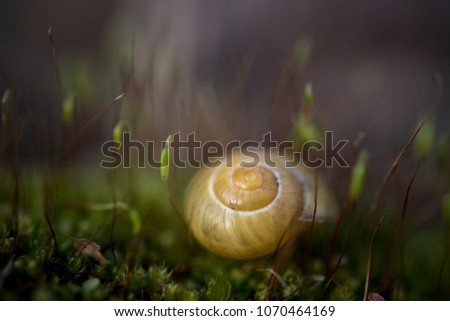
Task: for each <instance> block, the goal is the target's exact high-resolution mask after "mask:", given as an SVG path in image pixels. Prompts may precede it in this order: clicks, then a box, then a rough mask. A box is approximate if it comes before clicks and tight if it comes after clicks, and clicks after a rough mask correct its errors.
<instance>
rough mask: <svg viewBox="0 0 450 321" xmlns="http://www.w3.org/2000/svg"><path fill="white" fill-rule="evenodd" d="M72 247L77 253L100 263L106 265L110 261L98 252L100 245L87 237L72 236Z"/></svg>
mask: <svg viewBox="0 0 450 321" xmlns="http://www.w3.org/2000/svg"><path fill="white" fill-rule="evenodd" d="M71 239H72V241H73V247H74V248H75V251H77V253H78V255H81V256H85V257H91V258H93V259H94V260H96V261H97V262H98V263H99V264H101V265H107V264H110V263H111V262H110V261H109V260H108V259H106V258H105V257H104V256H103V255H102V253H101V252H100V245H98V244H97V243H95V242H94V241H91V240H88V239H77V238H74V237H72V238H71Z"/></svg>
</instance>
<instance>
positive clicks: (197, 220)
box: [185, 154, 334, 259]
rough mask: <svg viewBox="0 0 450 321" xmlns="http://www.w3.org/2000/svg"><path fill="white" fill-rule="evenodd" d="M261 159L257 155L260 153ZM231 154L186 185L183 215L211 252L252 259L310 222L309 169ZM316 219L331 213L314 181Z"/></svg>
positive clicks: (324, 193) (311, 187) (324, 194)
mask: <svg viewBox="0 0 450 321" xmlns="http://www.w3.org/2000/svg"><path fill="white" fill-rule="evenodd" d="M260 159H261V160H262V159H263V157H262V154H260ZM271 159H272V160H275V162H276V164H277V167H269V166H268V165H267V163H266V162H264V161H260V162H259V163H258V164H253V165H254V166H251V167H243V166H241V165H242V163H241V162H242V161H249V158H245V157H244V156H242V155H238V154H233V162H232V164H231V165H232V166H231V167H226V162H225V160H223V162H222V165H221V166H220V167H216V168H204V169H201V170H200V171H199V172H198V173H197V174H196V175H195V177H194V178H193V180H192V182H191V184H190V186H189V187H188V190H187V194H186V199H185V219H186V221H187V222H188V226H189V227H190V230H191V232H192V233H193V234H194V236H195V237H196V239H197V240H198V241H199V242H200V243H201V244H202V245H203V246H204V247H205V248H207V249H208V250H210V251H211V252H213V253H215V254H218V255H221V256H225V257H228V258H234V259H254V258H258V257H261V256H264V255H268V254H271V253H273V252H274V251H275V250H276V249H277V248H279V247H280V246H281V245H283V244H284V243H285V242H286V241H287V240H289V238H290V237H292V236H293V234H294V233H295V232H296V231H298V229H302V228H305V227H306V226H308V224H309V223H310V222H311V221H312V220H313V216H314V207H315V204H314V197H315V188H314V187H315V178H314V172H313V171H312V170H309V169H307V168H304V167H296V168H291V169H287V168H284V167H282V166H281V165H284V161H283V160H282V159H280V158H277V157H271ZM318 189H319V192H318V194H317V200H318V201H317V209H316V214H315V220H316V221H325V220H328V219H329V218H330V217H331V215H330V214H331V213H330V212H331V211H330V209H331V208H332V207H333V205H332V204H333V202H334V201H333V199H332V197H331V196H330V195H331V194H330V193H329V192H328V191H325V189H324V188H323V184H322V182H320V184H318Z"/></svg>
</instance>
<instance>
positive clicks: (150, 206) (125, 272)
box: [0, 167, 448, 300]
mask: <svg viewBox="0 0 450 321" xmlns="http://www.w3.org/2000/svg"><path fill="white" fill-rule="evenodd" d="M1 174H2V175H1V176H2V178H3V179H2V181H1V183H0V190H1V194H0V195H1V199H0V224H1V225H0V231H1V237H0V245H1V246H0V269H1V273H0V276H1V282H2V287H1V288H0V298H1V299H3V300H17V299H19V300H110V299H113V300H115V299H125V300H265V299H277V300H315V299H320V300H323V299H325V300H354V299H356V300H359V299H362V297H363V293H364V281H365V276H366V267H367V257H368V252H369V250H368V249H369V241H370V234H371V233H372V230H373V228H369V230H368V233H366V234H365V235H364V234H361V233H356V232H355V233H352V235H353V236H351V237H350V238H349V240H348V245H347V246H346V251H345V256H344V258H343V260H342V263H341V266H340V267H339V269H338V272H337V274H336V275H335V277H334V279H333V282H331V283H330V285H329V286H328V287H327V288H326V289H325V284H326V282H327V280H328V277H329V274H327V271H326V267H325V259H324V253H325V252H326V251H327V250H329V246H330V239H331V236H332V230H333V228H334V226H332V227H328V228H323V227H319V226H317V225H316V227H315V228H314V231H313V233H308V234H307V235H304V236H303V237H302V240H301V241H300V243H301V244H298V245H296V246H295V247H294V249H293V251H292V254H291V255H289V256H287V258H279V257H278V258H276V256H275V258H265V259H260V260H255V261H235V260H229V259H224V258H221V257H217V256H215V255H213V254H211V253H208V252H207V251H206V250H204V249H202V248H201V247H200V246H198V245H197V243H196V242H195V241H194V240H193V239H192V238H191V236H190V235H189V233H188V230H187V227H186V226H185V224H184V222H183V221H182V219H181V218H180V217H178V216H177V214H176V211H174V209H173V208H172V207H171V206H170V205H169V201H168V197H169V195H168V192H167V188H166V185H165V184H164V183H163V182H161V180H160V178H159V175H158V172H157V171H152V170H149V169H128V170H119V171H113V172H111V171H110V170H96V171H92V170H91V171H88V170H86V169H83V167H70V168H66V169H64V168H61V169H59V170H53V171H48V172H47V173H46V174H45V175H44V174H43V172H42V171H38V170H37V169H26V170H22V171H21V172H20V175H19V176H18V177H19V178H18V181H17V182H14V181H13V178H12V176H11V175H9V174H8V172H7V170H6V169H5V168H3V169H2V173H1ZM130 182H132V185H131V184H130ZM16 184H17V185H16ZM13 186H18V191H19V197H18V200H17V204H14V203H12V200H13V199H14V197H13V196H14V188H13ZM112 195H114V197H113V196H112ZM114 199H115V200H116V201H117V202H119V201H120V202H123V203H125V204H126V206H124V205H121V207H119V206H117V207H116V210H114V209H113V208H114V206H112V207H111V204H114V203H113V200H114ZM105 204H106V206H105ZM101 205H102V206H101ZM108 206H109V207H108ZM14 208H16V210H17V218H18V221H17V226H16V227H17V229H15V226H14V225H15V223H14V220H12V217H13V216H12V211H13V210H14ZM131 212H134V214H133V215H135V216H136V215H138V216H137V217H134V218H133V219H130V213H131ZM46 213H47V216H48V219H49V221H50V224H51V226H52V228H53V229H54V232H55V236H56V240H57V247H56V246H55V242H54V240H53V238H52V234H51V231H50V228H49V224H48V223H47V222H46V218H45V216H46ZM393 223H395V221H394V220H392V219H388V220H387V222H386V223H385V224H384V228H383V229H381V231H380V233H379V235H378V236H377V241H376V242H375V246H374V250H373V256H374V269H373V271H374V272H372V278H371V291H373V292H381V293H382V294H383V295H385V296H390V297H387V298H389V299H435V298H438V299H439V298H441V299H445V298H447V299H448V297H447V296H446V295H445V294H443V293H444V292H445V291H446V288H445V287H447V289H448V280H446V279H444V280H442V281H441V285H440V288H441V289H440V290H437V287H438V286H439V285H438V283H437V282H438V277H437V273H438V271H439V269H440V266H441V264H442V259H443V252H442V251H443V250H444V247H443V244H444V243H445V239H444V238H445V233H444V232H445V230H444V229H440V228H439V222H437V221H436V222H433V221H431V222H429V223H428V224H426V225H425V226H423V227H422V228H421V229H420V230H419V231H416V232H415V233H412V234H410V236H409V237H408V239H407V242H405V247H404V250H403V252H402V253H403V260H404V264H403V272H402V276H400V275H399V273H400V270H399V268H400V259H399V257H396V255H397V254H396V253H399V252H398V251H397V249H395V248H393V245H392V244H393V243H392V237H393V235H395V233H394V229H393V228H389V226H391V225H393ZM344 224H347V223H345V222H344ZM345 229H346V227H345ZM345 229H344V230H345ZM342 234H344V233H342ZM71 237H76V238H87V239H92V240H94V241H95V242H96V243H98V244H100V245H101V246H102V253H103V255H104V256H105V257H107V258H108V259H109V260H110V261H111V264H109V265H99V264H98V263H97V262H96V261H95V260H93V259H92V258H89V257H80V256H79V255H78V253H77V252H76V250H75V249H74V247H73V241H72V239H71ZM342 242H343V237H340V238H339V239H338V242H337V249H336V253H337V255H336V257H335V259H336V258H337V257H338V254H339V251H340V248H341V244H342ZM390 252H391V253H392V254H391V253H390ZM281 261H286V263H285V264H282V268H281V269H278V272H279V274H280V275H279V276H278V277H279V279H278V283H277V286H276V287H275V289H274V291H272V290H271V288H270V287H269V282H270V278H271V276H272V273H271V271H272V270H273V269H274V264H275V265H277V263H278V262H281ZM447 270H448V265H447ZM444 272H445V273H447V274H445V273H444V277H448V271H444ZM437 291H438V292H437ZM439 291H440V292H439ZM269 292H270V293H269Z"/></svg>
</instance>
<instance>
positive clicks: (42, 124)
mask: <svg viewBox="0 0 450 321" xmlns="http://www.w3.org/2000/svg"><path fill="white" fill-rule="evenodd" d="M50 27H51V35H52V39H53V41H54V44H55V48H56V55H57V57H56V58H57V59H56V63H55V60H54V56H53V52H52V44H51V42H50V39H49V36H48V30H49V28H50ZM58 77H59V80H58ZM439 79H440V80H439ZM307 82H311V83H312V85H313V93H314V98H313V99H314V103H313V110H312V116H313V120H314V123H315V124H316V125H317V127H318V128H319V129H321V130H322V131H325V130H332V131H334V133H335V139H336V140H337V139H348V140H350V141H351V142H350V144H349V145H348V146H347V147H346V148H345V151H344V153H345V155H346V160H347V161H348V162H349V163H350V165H353V164H354V162H355V157H356V154H357V153H356V149H355V148H354V147H352V146H353V145H352V144H353V143H355V141H356V140H357V138H358V137H361V136H360V135H361V133H364V140H363V142H362V145H361V146H362V148H364V149H367V150H368V152H369V155H370V157H369V171H368V177H367V184H366V187H365V189H364V193H363V196H362V200H363V201H362V204H364V206H362V208H363V210H362V212H365V211H366V209H367V208H368V207H367V204H368V203H369V202H370V200H372V199H373V197H374V195H375V194H376V192H377V191H378V190H379V188H380V185H381V182H382V180H383V176H384V174H385V173H386V172H387V170H388V168H389V166H390V165H391V164H392V162H393V160H394V158H395V157H396V155H397V154H398V153H399V152H400V150H401V149H402V147H403V146H404V144H405V143H406V141H407V140H408V139H409V137H410V136H411V134H412V133H413V131H414V129H415V128H416V126H417V124H418V123H419V122H420V120H421V119H422V117H423V116H424V114H425V111H426V110H427V108H428V106H429V105H430V104H431V103H432V101H433V99H434V97H435V96H436V94H437V92H438V91H439V86H440V83H442V86H443V88H442V89H443V95H442V96H441V97H440V99H439V105H438V107H437V109H436V110H435V112H434V113H433V114H432V116H431V118H430V122H429V124H431V126H430V127H429V131H431V132H432V134H431V136H432V140H431V142H430V143H429V148H430V150H431V152H430V153H429V154H428V157H427V158H426V159H425V160H424V159H423V158H422V159H421V160H419V159H420V157H418V156H417V155H414V154H413V153H408V154H407V155H406V158H405V159H404V161H403V162H402V165H401V166H400V167H399V169H398V171H397V172H396V175H395V176H394V179H393V182H394V183H393V184H392V186H391V191H390V193H391V194H390V197H391V198H393V199H394V203H395V204H396V205H395V206H396V207H395V208H396V209H397V210H400V209H401V202H402V201H403V197H404V194H405V190H406V187H407V185H408V183H409V182H410V180H411V176H412V175H413V172H414V170H415V168H416V166H417V164H418V162H421V167H420V170H419V171H418V174H417V179H416V183H415V184H414V188H413V189H412V190H411V197H410V203H409V205H408V206H409V207H410V208H413V209H414V210H413V211H412V213H411V217H412V222H413V226H414V227H418V226H420V225H421V224H424V222H429V221H430V220H432V219H433V218H434V219H436V217H437V216H439V215H440V208H441V199H442V197H443V195H445V194H446V193H448V192H449V186H448V185H449V184H448V182H449V173H450V168H449V164H450V162H449V157H448V151H449V150H450V143H449V129H448V124H449V121H450V110H449V107H448V105H449V99H450V95H449V93H450V88H449V86H450V85H449V84H450V2H448V1H445V0H437V1H433V2H430V1H423V0H400V1H395V2H393V1H388V0H377V1H364V2H361V1H356V0H344V1H339V2H333V1H322V0H319V1H317V0H306V1H294V0H284V1H269V0H242V1H226V0H217V1H207V0H191V1H181V0H179V1H176V0H174V1H163V0H159V1H143V0H141V1H139V0H127V1H125V0H122V1H121V0H116V1H107V0H97V1H88V0H78V1H56V0H54V1H50V0H45V1H23V0H15V1H7V0H0V94H2V93H4V92H5V90H7V88H10V89H13V91H14V99H15V106H16V107H17V108H16V109H15V110H14V111H12V114H13V115H14V117H13V118H14V119H16V120H20V121H18V122H17V123H16V124H20V125H19V126H16V127H14V130H13V137H15V138H14V142H15V143H14V144H12V145H14V146H15V148H13V149H11V150H10V149H8V148H7V147H5V146H7V142H6V140H3V142H4V145H3V146H2V148H3V150H2V151H3V156H4V157H5V158H9V157H10V158H11V159H12V158H15V159H16V160H18V162H19V163H21V164H27V165H31V166H34V165H36V164H43V165H45V166H49V167H52V166H53V164H56V163H57V162H58V159H59V158H60V157H61V152H62V150H63V149H64V146H65V143H66V142H67V141H68V140H70V138H71V137H72V136H73V135H74V133H76V131H77V129H79V128H81V127H82V126H83V125H85V124H86V123H87V122H89V120H91V119H92V117H93V115H95V113H96V112H97V111H98V110H100V109H101V108H102V106H105V105H108V102H109V101H111V99H113V98H114V97H116V96H118V95H119V94H120V93H122V92H125V96H124V98H123V99H121V100H120V101H118V102H116V103H115V104H113V105H111V106H109V107H108V109H107V110H106V112H105V113H104V114H102V115H101V117H100V119H98V121H97V122H96V123H95V126H92V127H91V128H89V131H87V132H86V133H85V135H84V137H83V138H82V140H81V141H80V142H78V144H77V146H76V147H77V148H76V149H75V150H74V151H72V154H70V162H71V163H72V164H83V166H87V167H90V168H93V169H97V170H98V169H99V168H98V164H99V162H100V160H101V159H102V155H101V152H100V148H101V146H102V144H103V143H104V142H105V141H106V140H110V139H111V136H112V131H113V128H114V126H115V124H117V122H118V121H120V120H121V119H126V120H127V121H128V122H129V124H131V125H130V126H131V127H132V133H133V137H134V138H135V139H139V140H142V141H156V142H160V141H163V140H165V138H166V137H167V135H168V134H169V133H176V132H181V133H185V134H187V133H190V132H192V131H195V132H196V134H197V137H198V138H199V139H201V140H206V139H217V140H219V141H222V142H227V141H229V140H232V139H239V140H247V139H254V140H257V141H260V140H261V139H262V137H263V134H264V133H266V132H268V131H271V132H272V133H273V137H274V138H275V139H277V140H279V141H281V140H285V139H287V138H289V137H290V135H291V133H292V130H293V127H294V125H295V123H296V120H297V117H298V114H299V111H300V110H301V108H302V104H303V93H304V87H305V84H306V83H307ZM67 101H71V102H72V103H73V106H74V107H73V116H71V117H72V118H71V119H70V122H69V123H68V124H62V121H61V119H63V118H64V117H65V116H64V111H63V107H62V106H63V105H64V104H65V103H66V102H67ZM3 113H6V112H5V111H3ZM0 126H2V127H0V128H4V127H5V123H4V122H2V123H1V124H0ZM4 137H6V136H4ZM4 137H3V138H4ZM9 153H12V154H11V155H14V156H11V155H10V154H9ZM328 176H329V181H330V185H331V186H332V187H333V189H334V190H335V191H336V194H337V198H338V200H339V202H342V201H343V199H344V197H345V194H346V191H347V188H348V182H349V177H350V169H336V168H334V169H333V170H332V172H331V173H328ZM88 186H89V184H88ZM155 198H156V196H155ZM413 229H414V228H413ZM439 240H441V239H439ZM433 244H434V243H433ZM433 271H434V270H433Z"/></svg>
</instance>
